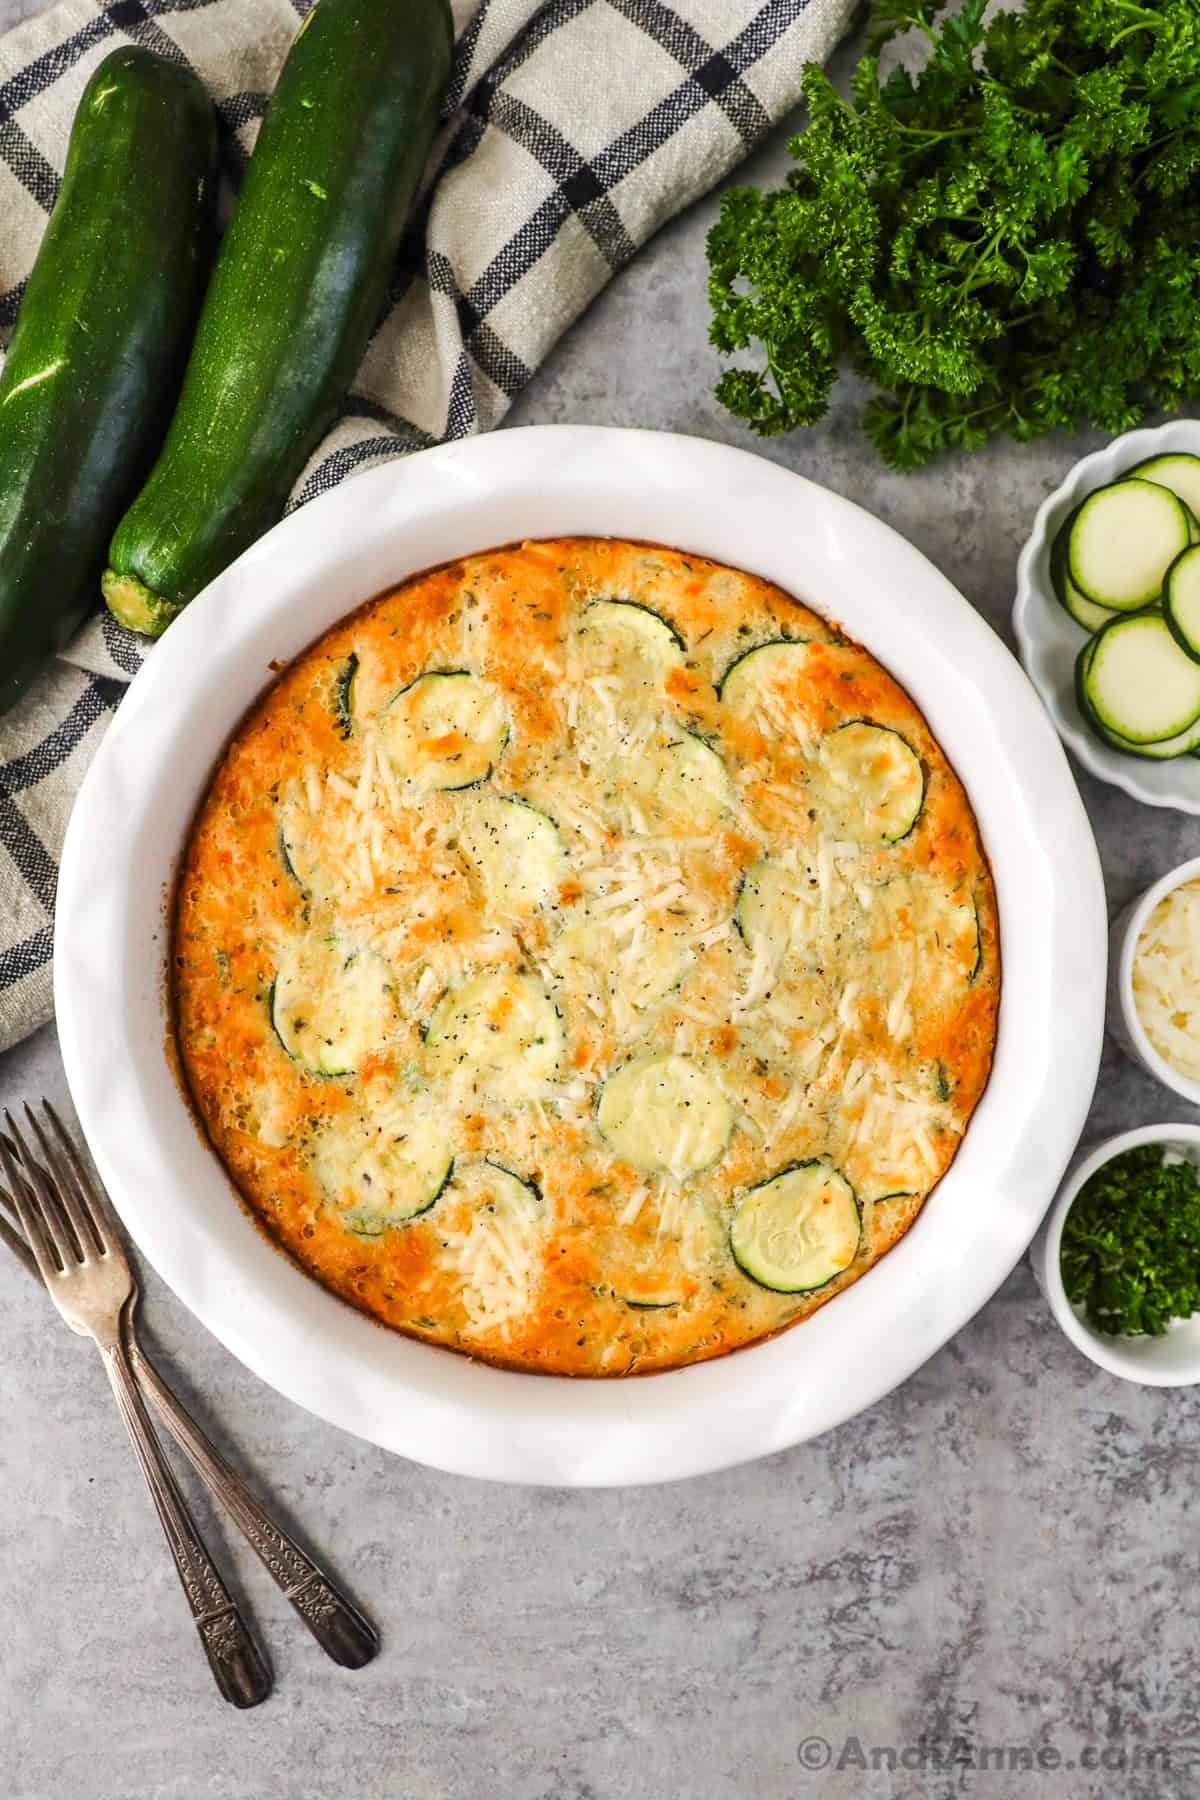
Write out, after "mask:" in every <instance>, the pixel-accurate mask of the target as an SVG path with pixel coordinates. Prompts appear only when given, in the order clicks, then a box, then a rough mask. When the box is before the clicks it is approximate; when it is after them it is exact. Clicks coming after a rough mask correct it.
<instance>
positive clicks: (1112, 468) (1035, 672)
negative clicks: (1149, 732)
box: [1013, 419, 1200, 813]
mask: <svg viewBox="0 0 1200 1800" xmlns="http://www.w3.org/2000/svg"><path fill="white" fill-rule="evenodd" d="M1178 450H1186V451H1188V452H1190V453H1191V454H1192V455H1193V456H1200V419H1172V421H1171V423H1170V424H1169V425H1158V426H1153V427H1151V428H1149V429H1147V430H1143V431H1127V432H1125V434H1124V435H1123V436H1122V437H1118V438H1114V439H1113V441H1112V443H1111V444H1106V445H1105V447H1104V449H1103V450H1093V452H1092V454H1091V455H1090V456H1085V457H1083V458H1082V460H1081V461H1080V462H1077V463H1076V464H1075V467H1074V468H1073V469H1072V470H1071V471H1070V473H1069V474H1068V475H1067V476H1066V478H1065V480H1063V481H1062V482H1060V484H1059V486H1058V487H1056V488H1055V490H1054V492H1053V493H1052V494H1051V495H1050V496H1049V497H1048V498H1047V499H1045V500H1043V501H1042V504H1041V506H1039V508H1038V512H1037V517H1036V518H1035V520H1034V522H1033V530H1032V531H1031V532H1030V534H1029V537H1028V538H1027V539H1026V541H1025V546H1024V548H1023V549H1022V551H1021V554H1020V557H1019V558H1018V561H1017V597H1016V600H1015V601H1014V602H1013V630H1014V631H1015V632H1016V635H1017V648H1018V649H1019V651H1020V654H1021V661H1022V662H1023V663H1024V665H1025V671H1026V673H1027V675H1028V676H1029V679H1030V680H1031V681H1032V683H1033V685H1034V687H1035V688H1036V689H1037V691H1038V693H1039V694H1040V695H1041V697H1042V702H1043V704H1044V705H1045V707H1046V710H1047V712H1048V713H1049V714H1050V717H1051V718H1052V719H1053V721H1054V726H1055V730H1056V731H1057V732H1058V735H1059V737H1060V738H1061V739H1062V741H1063V743H1064V744H1065V745H1066V746H1067V749H1068V750H1069V751H1070V752H1071V754H1072V756H1075V757H1077V758H1078V759H1079V761H1080V762H1081V763H1082V764H1083V766H1084V768H1085V769H1087V770H1088V771H1089V773H1090V774H1092V775H1095V776H1096V778H1097V779H1098V780H1099V781H1107V782H1108V783H1109V785H1110V786H1111V787H1118V788H1122V789H1123V790H1124V792H1125V793H1127V794H1130V795H1132V797H1133V799H1135V800H1142V801H1144V802H1145V804H1146V805H1147V806H1173V807H1175V808H1176V809H1177V810H1178V811H1179V812H1189V813H1200V757H1195V756H1178V757H1175V758H1173V759H1172V760H1171V761H1169V762H1150V761H1148V760H1147V759H1146V758H1144V757H1137V756H1125V755H1123V754H1122V752H1121V751H1120V750H1114V749H1112V748H1111V746H1110V745H1108V744H1104V743H1101V741H1100V739H1099V738H1098V737H1096V735H1095V734H1094V733H1093V732H1091V731H1089V729H1088V727H1087V726H1086V725H1085V724H1084V722H1083V717H1082V715H1081V713H1080V711H1079V706H1078V703H1077V701H1076V699H1075V659H1076V657H1077V656H1078V655H1079V652H1080V650H1081V649H1082V647H1083V645H1084V644H1085V643H1086V642H1087V633H1086V632H1085V631H1084V629H1083V627H1082V625H1077V624H1076V623H1075V621H1074V619H1073V618H1072V617H1071V616H1070V614H1069V613H1068V612H1067V611H1066V609H1065V607H1063V606H1061V605H1060V604H1059V602H1058V600H1057V599H1056V598H1055V594H1054V588H1053V586H1052V584H1051V581H1050V546H1051V545H1052V543H1053V542H1054V538H1055V534H1056V533H1057V531H1058V528H1059V526H1060V525H1061V524H1062V523H1063V521H1064V519H1066V518H1067V516H1068V514H1070V513H1071V512H1073V511H1074V509H1075V507H1076V506H1078V504H1079V502H1080V501H1081V500H1082V499H1083V498H1084V496H1085V494H1090V493H1091V492H1092V490H1093V489H1094V488H1098V487H1103V486H1104V485H1105V483H1106V482H1109V481H1115V480H1116V479H1117V477H1118V475H1123V474H1124V473H1125V471H1126V470H1127V469H1131V468H1132V467H1133V465H1134V463H1139V462H1144V461H1145V460H1146V458H1147V457H1148V456H1164V455H1166V454H1167V453H1168V452H1170V451H1178Z"/></svg>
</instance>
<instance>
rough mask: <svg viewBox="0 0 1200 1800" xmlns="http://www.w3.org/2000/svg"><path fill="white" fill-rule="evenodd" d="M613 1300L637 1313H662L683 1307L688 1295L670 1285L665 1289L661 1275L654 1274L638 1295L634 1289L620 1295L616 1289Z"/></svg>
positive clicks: (648, 1277) (638, 1291) (648, 1278)
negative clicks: (672, 1307) (667, 1309)
mask: <svg viewBox="0 0 1200 1800" xmlns="http://www.w3.org/2000/svg"><path fill="white" fill-rule="evenodd" d="M613 1298H614V1299H615V1300H619V1301H620V1302H621V1304H622V1305H623V1306H630V1307H632V1308H633V1310H634V1311H635V1312H662V1311H663V1309H664V1308H665V1307H668V1306H683V1305H684V1304H685V1302H686V1300H687V1295H686V1294H681V1293H679V1292H678V1291H677V1290H676V1289H675V1288H673V1287H672V1286H671V1285H670V1283H668V1284H667V1285H666V1286H665V1287H664V1285H663V1281H662V1277H661V1275H658V1274H657V1273H652V1274H650V1275H648V1276H647V1277H646V1281H645V1284H644V1286H643V1287H640V1288H639V1289H638V1290H637V1292H636V1293H635V1292H634V1291H633V1289H632V1287H630V1290H629V1291H628V1292H627V1293H623V1294H618V1293H617V1291H616V1289H615V1288H614V1290H613Z"/></svg>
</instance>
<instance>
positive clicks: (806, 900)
mask: <svg viewBox="0 0 1200 1800" xmlns="http://www.w3.org/2000/svg"><path fill="white" fill-rule="evenodd" d="M172 954H173V1001H174V1017H175V1027H176V1035H177V1041H178V1048H179V1053H180V1058H181V1062H182V1067H183V1070H184V1074H185V1077H186V1080H187V1083H188V1086H189V1088H190V1091H191V1095H192V1097H193V1100H194V1103H195V1106H196V1108H197V1110H198V1113H199V1115H200V1118H201V1120H202V1121H203V1124H204V1126H205V1129H206V1131H207V1133H208V1135H209V1137H210V1139H211V1141H212V1143H213V1145H214V1147H215V1149H216V1151H217V1153H218V1154H219V1156H220V1157H221V1158H222V1160H223V1162H224V1164H225V1167H226V1169H227V1170H228V1172H229V1174H230V1175H231V1177H232V1178H233V1181H234V1182H235V1183H236V1185H237V1188H238V1189H239V1191H240V1193H241V1195H242V1196H243V1198H244V1200H245V1201H246V1203H247V1204H248V1205H249V1207H250V1208H251V1209H252V1210H253V1212H254V1213H255V1214H256V1215H257V1216H258V1218H259V1219H260V1220H261V1221H262V1223H263V1224H264V1225H265V1227H266V1228H267V1230H268V1231H269V1232H270V1234H271V1235H272V1236H273V1237H274V1238H275V1240H276V1241H277V1242H278V1243H279V1244H280V1245H282V1246H283V1247H284V1248H285V1249H286V1250H287V1251H288V1252H289V1253H290V1254H291V1255H292V1256H293V1257H294V1258H295V1259H296V1261H297V1262H299V1263H300V1264H301V1265H302V1266H303V1267H304V1268H305V1269H306V1270H308V1271H309V1272H310V1273H311V1274H312V1275H314V1276H315V1277H316V1278H317V1279H318V1280H319V1281H321V1282H323V1283H324V1284H325V1286H326V1287H328V1288H330V1289H332V1290H333V1291H334V1292H335V1293H337V1294H339V1295H341V1296H342V1297H343V1298H344V1299H346V1300H348V1301H349V1302H351V1303H352V1304H353V1305H354V1306H356V1307H359V1308H361V1309H362V1310H363V1311H365V1312H367V1313H369V1314H371V1315H373V1316H374V1317H375V1318H376V1319H378V1320H380V1321H381V1322H382V1323H384V1324H385V1325H388V1326H391V1327H394V1328H395V1329H397V1330H400V1331H403V1332H406V1333H409V1334H410V1335H413V1336H416V1337H419V1338H423V1339H426V1340H428V1341H430V1342H432V1343H437V1344H441V1345H445V1346H448V1347H450V1348H452V1349H455V1350H459V1351H464V1352H468V1353H470V1354H471V1355H474V1356H477V1357H481V1358H485V1359H487V1360H488V1361H491V1362H495V1363H500V1364H503V1365H506V1366H509V1367H514V1368H519V1369H525V1370H534V1371H541V1372H545V1373H555V1374H562V1375H591V1376H616V1375H625V1374H630V1373H635V1372H646V1373H648V1372H652V1371H655V1370H661V1369H666V1368H670V1367H674V1366H677V1365H680V1364H684V1363H688V1362H693V1361H696V1360H698V1359H701V1358H705V1357H711V1356H716V1355H719V1354H721V1353H722V1352H724V1351H727V1350H732V1349H736V1348H738V1347H739V1346H742V1345H745V1344H749V1343H752V1342H754V1341H755V1340H757V1339H760V1338H763V1337H766V1336H768V1335H770V1334H771V1333H773V1332H777V1331H779V1330H781V1329H783V1328H784V1327H785V1326H788V1325H791V1324H794V1323H795V1322H796V1321H797V1320H800V1319H803V1318H804V1317H806V1316H807V1315H808V1314H809V1313H811V1312H812V1311H813V1310H814V1309H815V1308H816V1307H818V1306H822V1305H824V1304H825V1303H826V1302H827V1301H829V1300H830V1299H832V1298H833V1297H834V1296H835V1295H836V1294H838V1293H839V1292H840V1291H841V1290H842V1289H843V1288H844V1287H846V1286H848V1285H849V1283H851V1282H853V1281H856V1280H857V1279H858V1278H859V1277H860V1276H861V1275H863V1274H865V1273H866V1272H867V1270H869V1269H870V1268H871V1266H872V1264H873V1263H875V1262H876V1261H877V1260H878V1259H879V1257H881V1256H882V1255H883V1254H884V1252H885V1251H887V1250H888V1249H889V1248H890V1247H891V1246H892V1245H893V1244H894V1243H895V1242H896V1241H897V1239H898V1238H899V1237H900V1236H901V1235H902V1234H903V1233H904V1232H905V1231H906V1230H907V1229H908V1227H909V1226H910V1225H911V1224H912V1222H913V1220H914V1219H915V1218H916V1215H917V1213H918V1212H919V1211H920V1208H921V1206H922V1204H923V1203H924V1201H925V1199H926V1198H927V1196H928V1194H929V1192H930V1190H931V1189H932V1188H933V1186H934V1185H935V1184H936V1182H937V1181H938V1180H939V1179H940V1177H941V1176H942V1175H943V1174H944V1173H945V1171H946V1169H947V1168H948V1167H949V1165H950V1163H951V1161H952V1160H953V1158H954V1155H955V1152H956V1151H957V1149H958V1146H959V1143H960V1141H961V1138H962V1135H963V1133H964V1131H965V1130H966V1128H967V1125H968V1123H969V1121H970V1117H971V1113H972V1111H973V1109H974V1107H975V1105H976V1103H977V1102H978V1100H979V1098H980V1095H981V1093H982V1092H983V1088H984V1085H985V1083H986V1080H987V1075H988V1070H989V1066H990V1063H991V1057H992V1049H993V1043H994V1039H995V1030H996V1017H997V1006H998V1000H999V959H998V945H997V928H996V910H995V898H994V893H993V888H992V881H991V876H990V873H989V869H988V864H987V860H986V857H985V854H984V851H983V847H982V845H981V843H980V838H979V833H978V830H977V828H976V824H975V820H974V818H973V815H972V812H971V809H970V806H969V804H968V801H967V797H966V795H965V793H964V791H963V788H962V786H961V784H960V783H959V781H958V778H957V777H956V775H955V774H954V771H953V770H952V768H951V767H950V765H949V763H948V761H947V759H946V757H945V756H944V754H943V753H942V751H941V749H940V748H939V746H938V744H937V743H936V742H935V740H934V738H933V737H932V735H931V733H930V731H929V728H928V726H927V725H926V723H925V720H924V718H923V717H922V715H921V713H920V712H919V711H918V709H917V707H916V706H915V705H914V704H913V702H912V700H911V699H910V698H909V697H908V695H907V694H906V693H905V692H904V691H903V690H902V689H901V688H900V687H899V686H898V685H897V683H896V682H895V681H893V680H892V678H891V677H890V676H889V675H888V674H887V672H886V671H885V670H884V669H883V668H881V667H880V665H879V664H878V663H877V662H876V661H875V660H874V659H873V658H872V657H871V656H870V655H869V654H868V653H867V652H866V651H865V650H864V649H862V648H861V647H860V646H859V645H857V644H855V643H852V642H849V641H848V640H847V639H846V638H845V637H843V636H842V635H841V634H840V633H839V632H838V630H837V629H836V628H835V627H834V626H833V625H831V624H829V623H827V622H826V621H825V620H824V619H822V618H820V617H819V616H818V615H817V614H816V613H815V612H813V611H811V610H810V609H809V608H808V607H806V606H804V605H802V604H800V603H799V602H798V601H797V600H795V599H793V598H792V597H791V596H789V595H788V594H786V593H784V592H783V591H782V590H780V589H779V588H776V587H773V586H772V585H770V584H769V583H768V582H765V581H762V580H760V579H758V578H756V577H754V576H752V575H748V574H743V573H741V572H739V571H737V570H735V569H730V568H725V567H722V566H720V565H718V564H715V563H713V562H709V561H706V560H705V559H704V558H703V557H698V556H692V555H688V554H685V553H682V552H679V551H674V550H668V549H662V548H658V547H654V546H649V545H645V544H635V543H623V542H618V541H613V540H611V539H587V538H574V539H571V538H569V539H561V540H556V541H546V542H532V543H525V544H522V545H520V546H516V547H507V548H503V549H498V550H492V551H487V552H484V553H482V554H480V555H475V556H470V557H467V558H465V559H464V560H463V561H461V562H456V563H454V564H452V565H448V566H446V567H443V568H439V569H435V570H432V571H430V572H428V573H426V574H423V575H419V576H417V577H415V578H414V579H413V580H411V581H408V582H406V583H404V584H403V585H402V586H401V587H399V588H397V589H396V590H395V591H394V592H391V593H387V594H385V595H383V596H381V597H380V598H378V599H376V600H374V601H372V602H370V603H369V604H368V605H366V606H364V607H363V608H362V609H361V610H360V611H358V612H356V613H355V614H353V615H352V616H351V617H349V618H347V619H345V620H344V621H342V622H341V623H340V624H338V625H336V626H335V627H334V628H333V629H332V630H331V631H329V632H327V633H326V634H325V636H324V637H322V638H321V639H320V640H319V641H318V642H317V643H316V644H314V645H313V646H312V647H311V648H310V649H309V650H307V651H305V652H304V653H303V654H302V655H301V656H300V657H298V658H297V660H296V661H295V662H294V663H292V664H291V665H290V666H289V667H288V668H287V669H286V670H285V671H284V673H283V674H282V675H281V676H280V677H279V678H278V680H276V681H275V683H274V685H273V686H272V687H271V688H270V689H269V690H268V692H267V693H266V695H265V696H264V698H263V699H262V700H261V701H260V702H259V704H258V705H257V706H256V708H255V710H254V711H253V712H252V713H251V714H250V716H249V717H248V718H247V719H246V720H245V722H244V723H243V724H242V726H241V727H240V729H239V730H238V732H237V734H236V735H235V737H234V738H233V740H232V742H231V743H230V744H229V746H228V748H227V750H226V751H225V754H224V756H223V758H222V761H221V763H220V765H219V767H218V768H217V770H216V773H215V776H214V778H213V781H212V784H211V786H210V788H209V791H208V793H207V795H206V797H205V799H204V801H203V803H202V805H201V808H200V811H199V814H198V816H197V818H196V821H195V824H194V826H193V829H192V833H191V836H190V839H189V843H188V846H187V850H186V855H185V859H184V865H183V869H182V872H181V877H180V882H179V888H178V893H177V897H176V906H175V918H174V932H173V952H172Z"/></svg>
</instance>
